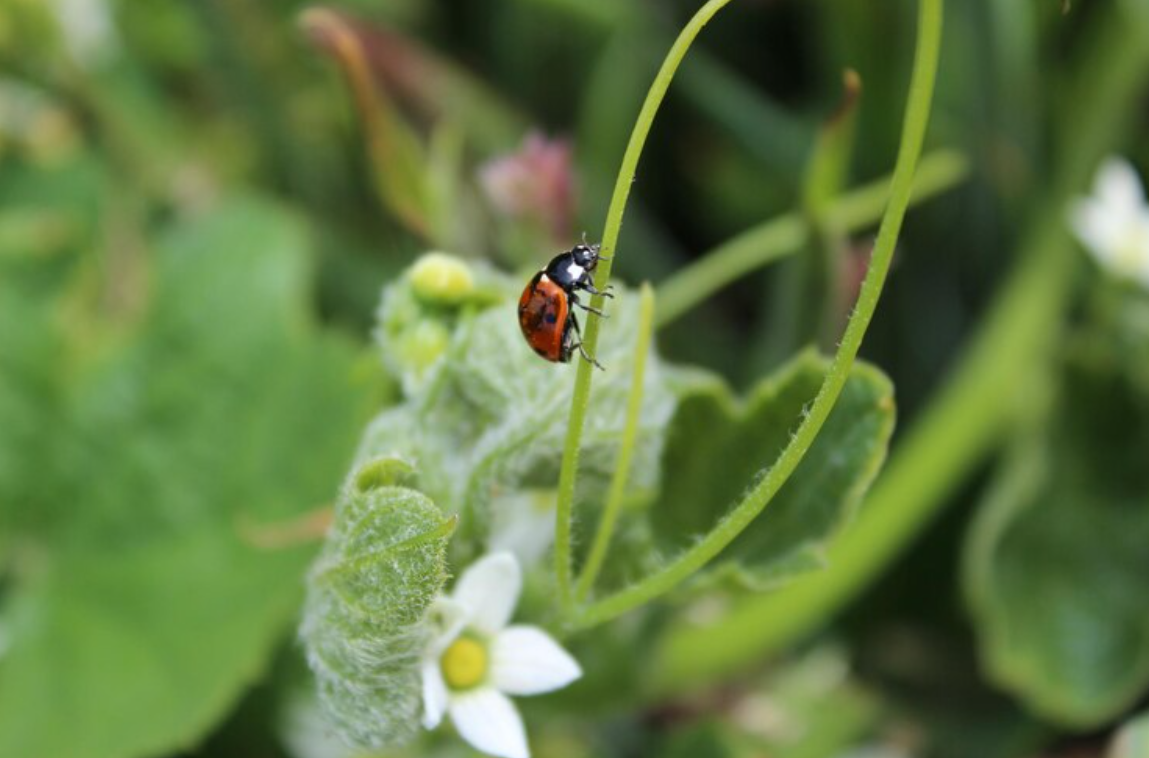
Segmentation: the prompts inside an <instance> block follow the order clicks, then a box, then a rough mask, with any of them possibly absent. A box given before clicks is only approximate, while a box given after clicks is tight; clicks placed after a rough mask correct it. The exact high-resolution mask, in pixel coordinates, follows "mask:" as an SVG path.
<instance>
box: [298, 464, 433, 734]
mask: <svg viewBox="0 0 1149 758" xmlns="http://www.w3.org/2000/svg"><path fill="white" fill-rule="evenodd" d="M376 483H377V480H376V479H374V478H372V477H367V478H364V477H361V476H359V475H355V476H354V477H353V479H352V484H351V485H350V487H349V488H348V490H347V492H346V493H345V494H344V496H343V497H342V498H341V499H340V501H339V503H338V506H337V509H336V517H335V524H334V526H333V528H332V531H331V534H330V536H329V538H328V540H327V545H326V548H325V549H324V552H323V556H322V557H321V558H320V559H319V561H318V562H317V563H316V564H315V567H314V568H313V570H312V572H311V579H310V583H309V592H308V596H307V609H306V613H305V615H304V620H303V626H302V630H301V633H302V635H303V639H304V641H305V642H306V644H307V657H308V661H309V663H310V664H311V669H312V671H314V672H315V677H316V679H317V680H318V685H319V695H320V702H321V704H322V705H323V708H324V711H325V712H326V713H327V715H328V717H329V719H330V720H331V721H332V723H334V724H335V726H336V727H337V728H338V730H339V732H340V734H341V735H342V736H343V737H344V738H345V739H346V740H347V741H348V742H350V743H352V744H354V745H358V746H360V747H363V748H371V749H378V748H383V747H386V746H389V745H396V744H401V743H404V742H407V741H409V740H410V739H411V738H412V737H413V736H414V735H415V734H416V733H417V731H418V728H419V716H420V712H421V708H422V699H421V698H422V691H423V690H422V684H421V679H420V666H419V661H420V656H421V654H422V653H423V651H424V649H425V648H426V647H427V645H428V644H429V642H430V635H431V628H430V625H429V619H428V615H427V611H428V608H429V606H430V605H431V602H432V601H433V600H434V599H435V597H436V596H437V595H438V594H439V593H440V591H441V590H442V589H443V585H444V584H445V583H446V581H447V561H446V549H447V538H448V537H449V536H450V532H451V530H452V529H453V527H454V524H453V521H451V520H447V519H445V518H444V516H443V515H442V513H441V512H440V511H439V509H438V508H437V507H435V504H434V503H432V502H431V501H430V500H429V499H428V498H427V497H426V496H425V495H423V494H421V493H419V492H417V491H415V490H412V489H407V488H404V487H395V486H390V485H384V486H375V485H376Z"/></svg>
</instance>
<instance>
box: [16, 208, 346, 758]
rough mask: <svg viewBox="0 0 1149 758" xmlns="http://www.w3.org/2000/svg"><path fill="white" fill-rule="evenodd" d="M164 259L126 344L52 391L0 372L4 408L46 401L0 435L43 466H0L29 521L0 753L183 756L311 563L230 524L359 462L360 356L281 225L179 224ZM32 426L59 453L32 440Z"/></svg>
mask: <svg viewBox="0 0 1149 758" xmlns="http://www.w3.org/2000/svg"><path fill="white" fill-rule="evenodd" d="M156 250H157V255H156V258H155V272H156V274H155V281H154V290H153V293H154V299H153V302H152V304H151V306H150V309H149V311H148V312H147V313H146V314H145V315H144V317H143V318H142V319H141V320H140V322H139V326H138V327H137V328H136V329H135V331H134V332H133V333H131V334H128V335H126V336H118V337H116V338H115V339H105V340H104V342H102V343H101V347H100V349H99V350H96V351H94V352H93V351H87V352H85V358H84V360H83V361H82V362H80V365H79V366H77V365H75V364H76V363H77V361H76V360H75V359H74V358H70V356H69V355H68V354H67V353H65V354H64V355H63V356H59V355H57V356H56V364H55V365H54V366H53V365H51V364H50V365H49V368H50V369H51V372H50V374H49V375H48V377H47V378H45V377H44V376H43V375H42V374H43V369H41V368H39V367H40V366H41V365H42V364H43V361H40V360H39V359H36V358H37V356H36V353H35V351H27V350H25V351H22V352H21V353H20V355H21V356H22V357H20V359H19V363H18V364H14V363H13V361H6V362H3V363H0V374H2V375H0V388H4V389H3V390H0V396H15V397H17V398H21V397H25V396H27V395H28V393H27V392H21V393H20V394H16V395H13V393H12V390H11V388H13V387H15V388H17V389H20V388H21V387H25V388H26V387H32V388H36V387H39V388H41V389H40V390H38V392H40V393H41V394H43V393H44V392H47V391H48V390H52V388H53V387H54V388H55V389H54V391H51V392H48V394H47V396H46V397H45V398H44V402H42V403H39V404H35V405H30V406H28V407H27V408H26V409H25V412H26V413H33V412H34V413H35V414H36V416H35V418H29V419H27V420H26V422H24V423H21V424H20V425H19V426H11V425H7V424H5V425H4V426H3V427H0V451H9V450H17V451H25V452H29V454H33V455H35V456H36V459H35V465H23V464H19V460H20V459H17V465H15V466H8V467H4V466H0V471H3V474H0V482H2V483H3V485H4V486H3V489H0V497H3V498H4V499H5V500H9V499H10V498H14V497H15V498H18V500H17V501H16V502H15V503H12V502H6V503H5V504H4V507H3V508H0V512H2V511H7V510H16V511H19V512H21V513H22V514H23V511H25V510H28V509H31V510H33V511H34V517H33V516H32V515H21V516H20V518H19V520H18V521H17V524H18V526H17V528H16V529H15V530H14V531H13V532H12V533H10V534H9V535H6V537H7V539H8V540H9V543H10V544H9V545H8V562H7V565H6V569H7V572H8V575H7V577H6V578H7V580H8V584H7V586H6V590H7V591H6V594H4V595H3V596H0V628H2V629H3V630H4V632H5V634H4V637H5V640H6V642H7V643H8V644H7V647H6V649H5V652H4V655H3V656H2V657H0V757H2V758H8V757H9V756H11V758H25V757H26V756H31V755H43V756H53V757H54V758H120V757H124V758H128V757H130V756H140V755H152V754H159V753H164V752H169V751H171V750H175V749H177V748H180V747H185V746H188V745H189V744H191V743H192V742H194V741H195V740H196V739H197V738H198V737H199V736H200V735H202V734H203V733H204V731H205V730H207V729H208V728H210V727H211V726H212V725H213V724H214V722H215V721H216V720H217V719H218V718H219V717H220V716H221V715H223V714H224V713H226V711H227V710H228V709H229V708H230V707H231V705H232V704H233V702H234V701H235V699H236V698H237V697H238V696H239V695H240V693H241V691H242V689H243V687H244V686H245V685H246V684H248V683H250V682H251V681H252V680H253V678H254V677H256V676H257V675H258V673H259V671H260V670H261V668H262V667H263V666H264V665H265V664H266V661H267V659H268V656H269V654H270V652H271V650H272V648H273V647H274V645H275V644H276V643H277V642H278V641H279V640H281V639H282V636H283V634H284V633H285V632H286V630H287V627H288V625H289V624H290V622H291V619H292V616H293V614H294V610H295V608H296V607H297V603H298V600H299V594H300V592H299V590H300V585H301V578H302V576H303V573H304V570H305V567H306V562H307V560H308V559H309V557H310V554H311V551H310V550H306V549H298V548H297V549H286V550H260V549H257V548H255V547H253V546H252V545H249V544H247V543H246V542H245V541H244V540H242V539H241V538H240V537H239V534H240V533H241V531H242V529H241V526H242V525H244V524H254V525H259V524H261V523H265V522H272V521H275V520H278V519H283V518H289V517H292V516H294V515H297V514H299V513H301V512H303V511H306V510H308V509H313V508H316V507H319V506H321V505H322V504H324V503H325V502H329V501H330V498H331V495H332V493H334V492H335V490H336V484H337V482H338V480H339V477H340V474H341V472H342V471H343V470H344V467H345V465H346V461H347V460H348V459H349V457H350V454H351V450H352V446H353V438H354V430H355V428H356V427H357V426H358V424H359V423H360V414H361V409H362V406H363V392H362V391H361V390H360V389H356V388H355V387H354V386H353V385H352V383H351V375H352V369H353V366H354V362H355V360H356V357H355V353H354V351H353V350H351V349H350V348H349V347H348V346H347V345H345V344H344V343H342V342H341V341H338V340H332V339H330V338H328V337H325V336H322V335H320V334H318V333H316V332H315V330H314V329H313V328H312V326H311V325H310V324H309V323H308V318H307V306H306V300H305V297H304V295H305V285H306V282H307V279H308V268H307V265H308V255H307V250H306V245H305V236H304V230H303V229H302V227H301V226H300V225H299V224H297V223H296V221H295V220H294V219H293V217H291V216H290V215H288V214H286V213H284V212H283V211H281V210H278V209H276V208H274V207H272V206H268V205H263V204H259V203H254V202H251V201H239V202H236V203H234V204H232V205H230V206H229V207H227V208H226V209H224V210H220V211H216V212H213V213H209V214H207V215H205V216H203V217H201V218H197V219H195V220H192V221H189V222H186V223H182V224H178V225H177V226H176V227H175V228H173V229H172V231H171V232H170V234H167V235H166V236H164V237H163V238H162V239H161V240H160V242H159V244H158V245H157V246H156ZM35 297H37V298H39V297H42V295H41V294H36V295H35ZM12 303H18V300H17V299H15V298H12V297H2V298H0V305H2V306H3V307H4V308H8V307H12V305H11V304H12ZM16 307H19V306H16ZM56 321H58V319H56V320H51V321H49V322H47V323H46V324H41V325H40V326H37V323H38V322H36V321H27V322H24V323H25V327H26V328H28V329H32V328H36V329H40V330H41V331H43V330H45V329H46V330H47V332H48V336H49V337H50V339H48V340H47V341H46V342H44V343H43V344H44V345H46V346H48V348H51V346H52V345H55V346H56V347H55V348H51V349H54V350H55V351H56V352H57V353H60V352H61V350H63V348H62V347H61V346H62V345H65V344H66V345H67V346H68V348H69V349H79V348H80V347H86V346H75V347H74V348H73V346H72V343H71V342H69V341H68V340H66V339H61V338H60V337H59V335H55V334H53V333H52V330H53V329H58V326H57V325H56ZM18 335H20V336H18V337H17V338H16V339H17V340H19V339H23V338H25V337H26V338H28V339H32V338H33V337H34V336H35V335H34V334H33V333H31V332H29V333H24V332H22V331H19V332H18ZM12 339H13V338H10V337H8V338H5V341H6V342H9V343H11V342H12ZM38 339H39V338H37V340H38ZM48 348H45V349H48ZM33 359H36V360H33ZM69 359H70V360H71V364H72V365H70V366H69ZM61 366H63V367H66V368H69V369H70V370H67V371H65V370H63V369H62V368H60V367H61ZM33 370H34V372H33ZM30 372H33V373H30ZM37 372H38V373H37ZM33 409H34V410H33ZM36 427H40V428H42V429H44V430H47V431H46V433H47V434H50V435H51V439H52V440H53V444H52V445H51V446H50V447H47V448H44V447H42V446H41V447H35V446H33V445H32V443H27V444H29V447H25V444H26V442H25V440H26V439H28V430H30V429H34V428H36ZM12 479H16V480H18V481H13V482H10V481H9V480H12Z"/></svg>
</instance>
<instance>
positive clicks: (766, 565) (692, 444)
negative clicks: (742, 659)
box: [652, 352, 894, 590]
mask: <svg viewBox="0 0 1149 758" xmlns="http://www.w3.org/2000/svg"><path fill="white" fill-rule="evenodd" d="M827 366H828V362H827V361H826V360H825V359H823V358H821V357H819V356H817V355H816V354H814V353H813V352H806V353H803V354H801V355H800V356H799V357H798V358H796V359H795V360H794V361H792V362H791V363H790V364H788V365H787V366H785V367H784V368H782V369H781V370H779V371H778V372H777V373H776V374H775V375H773V376H771V377H770V378H768V379H766V380H764V381H763V382H761V383H760V384H759V385H758V386H757V387H755V388H754V390H753V391H752V392H751V393H750V396H749V398H748V399H747V400H746V401H744V402H740V401H738V400H737V399H735V398H734V397H733V395H732V394H731V392H730V390H729V389H728V387H727V386H726V384H725V383H723V382H721V381H720V380H717V379H715V378H701V379H699V380H696V381H695V382H694V386H693V387H692V388H689V389H687V390H686V394H685V395H684V396H683V397H682V399H681V400H680V403H679V408H678V411H677V413H676V414H675V417H674V420H673V422H672V424H671V427H670V433H669V438H668V441H667V448H666V453H665V456H664V459H663V469H664V471H665V472H666V478H665V479H664V480H663V484H662V496H661V497H660V498H659V500H658V501H657V504H656V506H657V516H656V518H654V519H653V520H652V521H653V524H654V529H655V536H656V539H657V542H658V543H659V545H660V546H661V547H662V548H663V549H664V550H673V549H675V548H680V547H682V546H683V545H684V544H686V543H687V541H688V540H690V539H692V538H693V537H695V536H697V535H700V534H704V533H705V532H706V531H707V530H708V529H710V528H711V526H712V525H713V524H714V523H715V522H716V521H717V520H718V519H719V518H720V517H721V516H722V514H723V513H724V512H725V510H726V509H727V508H728V507H729V506H730V504H731V503H734V502H736V501H737V500H738V498H739V496H740V495H741V493H742V492H743V491H744V489H745V488H746V487H748V486H752V484H753V482H755V481H757V479H758V478H759V477H761V476H762V475H763V474H764V473H765V471H766V470H767V467H768V466H769V465H770V464H771V462H772V461H773V460H774V459H775V458H777V456H778V454H779V452H780V451H781V450H782V448H783V447H784V446H785V445H786V443H787V442H788V441H789V439H790V434H791V433H792V431H793V429H794V428H795V427H796V426H797V425H798V422H799V421H800V419H801V416H802V413H803V409H804V408H805V407H806V406H807V405H808V404H809V403H810V402H812V401H813V399H814V396H815V394H816V393H817V392H818V388H819V387H820V386H821V384H822V379H823V377H824V376H825V372H826V369H827ZM893 425H894V402H893V388H892V387H891V385H890V382H889V380H888V379H887V378H886V377H885V376H884V375H883V374H882V373H881V372H880V371H878V370H877V369H875V368H873V367H871V366H867V365H864V364H862V365H859V366H857V367H856V368H855V369H854V371H853V373H852V374H851V377H850V379H849V381H848V382H847V384H846V387H845V389H844V390H843V391H842V397H841V399H840V400H839V401H838V404H837V405H836V406H835V407H834V411H833V413H831V414H830V417H829V419H828V420H827V421H826V425H825V427H824V428H823V430H822V432H821V434H819V435H818V438H817V441H816V442H815V443H814V445H813V447H811V449H810V451H809V452H808V453H807V454H806V457H805V458H804V459H803V461H802V463H801V465H800V466H799V467H798V469H797V470H796V471H795V472H794V474H793V476H792V477H791V478H790V480H789V481H788V482H787V483H786V485H785V486H784V487H783V488H782V489H781V490H780V491H779V492H778V495H777V496H776V497H775V498H774V500H773V502H771V504H770V506H769V507H768V508H767V509H766V511H765V512H764V513H763V514H762V515H761V516H759V517H758V519H757V520H755V522H754V523H753V524H752V525H751V526H750V527H749V528H748V529H747V530H746V531H745V532H744V533H743V534H742V535H741V536H739V537H738V539H736V540H735V541H734V542H733V543H732V544H731V546H730V547H729V548H728V549H727V550H726V551H725V552H724V553H723V556H724V557H725V558H726V559H727V560H726V561H725V563H723V564H720V567H719V568H718V573H719V574H720V575H724V576H726V577H728V578H730V579H733V580H734V581H735V582H736V584H738V585H741V586H744V587H747V588H750V589H753V590H764V589H767V588H769V587H771V586H772V585H774V584H777V583H778V582H780V581H783V580H784V579H786V578H787V577H789V576H790V575H792V574H793V573H795V572H798V571H804V570H808V569H810V568H812V567H814V566H817V565H819V564H820V562H821V553H820V551H821V548H822V546H823V543H824V542H825V540H826V539H828V538H829V537H830V536H831V535H832V534H833V533H834V532H835V530H836V529H837V528H838V527H839V526H840V525H841V524H842V522H843V521H845V520H846V519H848V518H849V517H850V515H851V514H852V512H853V510H854V508H855V507H856V506H857V504H858V502H859V501H860V500H861V498H862V496H863V495H864V494H865V492H866V489H867V488H868V487H869V485H870V482H871V481H872V479H873V477H874V475H875V474H876V473H877V471H878V469H879V468H880V466H881V464H882V461H883V460H884V459H885V455H886V447H887V443H888V442H889V438H890V434H891V432H892V431H893ZM748 483H749V484H748Z"/></svg>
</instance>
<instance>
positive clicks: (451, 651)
mask: <svg viewBox="0 0 1149 758" xmlns="http://www.w3.org/2000/svg"><path fill="white" fill-rule="evenodd" d="M441 665H442V668H443V678H444V679H445V680H446V681H447V686H449V687H450V688H451V689H455V690H465V689H470V688H471V687H474V686H475V685H477V684H480V683H481V682H482V681H483V679H484V678H486V676H487V646H486V645H484V644H483V643H482V642H480V641H479V640H476V639H473V638H471V637H460V638H459V639H457V640H455V641H454V642H452V643H451V646H450V647H449V648H447V651H446V652H445V653H443V659H442V661H441Z"/></svg>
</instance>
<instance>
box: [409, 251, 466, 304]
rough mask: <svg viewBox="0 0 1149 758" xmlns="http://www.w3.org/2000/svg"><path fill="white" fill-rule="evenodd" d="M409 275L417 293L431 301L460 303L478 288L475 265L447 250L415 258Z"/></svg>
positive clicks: (421, 297)
mask: <svg viewBox="0 0 1149 758" xmlns="http://www.w3.org/2000/svg"><path fill="white" fill-rule="evenodd" d="M409 276H410V278H411V288H412V290H414V292H415V295H416V296H418V298H419V299H420V300H423V301H424V302H428V303H435V304H440V305H458V304H459V303H461V302H463V301H464V300H466V299H467V298H468V297H469V296H470V295H471V293H472V292H474V289H475V279H474V277H473V276H472V275H471V267H470V266H469V265H467V263H466V261H464V260H462V259H461V258H457V257H455V256H453V255H448V254H447V253H439V252H431V253H426V254H425V255H423V256H422V257H420V258H419V260H417V261H415V264H414V265H413V266H412V267H411V273H410V274H409Z"/></svg>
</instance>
